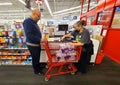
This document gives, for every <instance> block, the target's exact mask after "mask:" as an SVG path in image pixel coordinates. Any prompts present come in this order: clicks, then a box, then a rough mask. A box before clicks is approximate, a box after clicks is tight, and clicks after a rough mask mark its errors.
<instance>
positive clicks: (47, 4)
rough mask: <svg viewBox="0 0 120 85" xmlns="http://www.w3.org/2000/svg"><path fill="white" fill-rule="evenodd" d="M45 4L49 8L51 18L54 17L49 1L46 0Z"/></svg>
mask: <svg viewBox="0 0 120 85" xmlns="http://www.w3.org/2000/svg"><path fill="white" fill-rule="evenodd" d="M44 2H45V4H46V6H47V8H48V11H49V13H50V15H51V16H53V14H52V11H51V9H50V5H49V3H48V1H47V0H44Z"/></svg>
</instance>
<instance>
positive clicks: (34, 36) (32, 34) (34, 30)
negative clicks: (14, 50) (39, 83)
mask: <svg viewBox="0 0 120 85" xmlns="http://www.w3.org/2000/svg"><path fill="white" fill-rule="evenodd" d="M40 18H41V12H40V10H39V9H38V8H35V9H34V10H32V13H31V16H30V17H29V18H27V19H25V20H24V22H23V27H24V31H25V35H26V44H27V47H28V49H29V51H30V53H31V56H32V66H33V69H34V73H35V74H38V75H41V74H43V72H42V68H43V67H42V65H41V64H40V62H39V61H40V52H41V46H40V42H41V41H42V35H41V32H40V29H39V26H38V25H37V22H38V21H39V20H40Z"/></svg>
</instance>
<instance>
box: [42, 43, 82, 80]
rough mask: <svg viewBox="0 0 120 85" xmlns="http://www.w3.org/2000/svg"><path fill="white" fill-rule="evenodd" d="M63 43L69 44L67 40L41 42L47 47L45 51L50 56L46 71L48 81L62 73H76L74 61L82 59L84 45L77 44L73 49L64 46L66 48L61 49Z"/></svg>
mask: <svg viewBox="0 0 120 85" xmlns="http://www.w3.org/2000/svg"><path fill="white" fill-rule="evenodd" d="M61 44H65V45H68V43H67V42H53V41H52V42H48V41H45V42H42V43H40V45H41V46H43V47H44V48H45V52H46V54H47V57H48V61H47V67H48V69H47V71H46V73H45V76H46V77H45V81H48V80H49V79H50V77H51V76H56V75H62V74H67V73H71V74H74V73H75V72H76V71H77V69H76V67H75V66H74V64H73V62H76V61H78V60H79V59H80V54H81V50H82V46H76V47H74V48H72V49H71V48H70V49H65V48H64V50H60V49H61V46H60V45H61ZM63 47H65V46H63ZM69 50H70V51H69ZM63 51H64V53H63ZM65 51H66V54H65ZM73 51H74V52H73ZM60 52H61V53H62V54H61V53H60ZM61 56H62V57H61ZM63 56H64V57H63Z"/></svg>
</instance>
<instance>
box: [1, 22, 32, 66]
mask: <svg viewBox="0 0 120 85" xmlns="http://www.w3.org/2000/svg"><path fill="white" fill-rule="evenodd" d="M14 26H15V27H14V28H11V29H9V30H8V29H7V28H5V27H3V26H1V28H0V65H31V63H32V59H31V58H32V57H31V55H30V52H29V51H28V49H27V46H26V44H25V36H24V32H23V28H22V23H17V24H16V23H14Z"/></svg>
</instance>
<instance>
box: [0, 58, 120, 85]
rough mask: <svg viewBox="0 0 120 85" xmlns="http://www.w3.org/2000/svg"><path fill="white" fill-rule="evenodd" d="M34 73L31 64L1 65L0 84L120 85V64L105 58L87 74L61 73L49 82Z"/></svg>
mask: <svg viewBox="0 0 120 85" xmlns="http://www.w3.org/2000/svg"><path fill="white" fill-rule="evenodd" d="M44 78H45V76H37V75H35V74H33V70H32V67H31V66H0V85H120V65H118V64H116V63H114V62H112V61H111V60H109V59H108V58H105V59H104V60H103V62H102V64H101V65H95V66H94V67H92V66H91V68H90V71H89V72H88V73H87V74H80V73H78V74H76V75H70V74H66V75H61V76H55V77H52V78H51V80H49V81H48V82H45V81H44Z"/></svg>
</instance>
